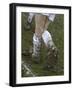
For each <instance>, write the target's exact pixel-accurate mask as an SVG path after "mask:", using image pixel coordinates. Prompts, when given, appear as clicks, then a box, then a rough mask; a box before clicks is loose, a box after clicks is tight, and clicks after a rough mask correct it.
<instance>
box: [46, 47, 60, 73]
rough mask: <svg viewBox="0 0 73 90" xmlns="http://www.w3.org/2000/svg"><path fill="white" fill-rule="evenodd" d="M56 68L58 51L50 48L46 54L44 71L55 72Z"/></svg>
mask: <svg viewBox="0 0 73 90" xmlns="http://www.w3.org/2000/svg"><path fill="white" fill-rule="evenodd" d="M57 66H58V50H57V48H56V47H52V48H50V49H49V51H48V54H47V56H46V64H45V69H46V70H51V71H54V72H56V71H57Z"/></svg>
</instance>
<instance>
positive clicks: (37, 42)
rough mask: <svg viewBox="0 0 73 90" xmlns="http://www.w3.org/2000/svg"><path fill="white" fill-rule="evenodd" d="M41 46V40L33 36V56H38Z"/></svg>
mask: <svg viewBox="0 0 73 90" xmlns="http://www.w3.org/2000/svg"><path fill="white" fill-rule="evenodd" d="M40 46H41V38H39V37H37V36H36V35H35V34H34V35H33V55H35V56H39V53H40Z"/></svg>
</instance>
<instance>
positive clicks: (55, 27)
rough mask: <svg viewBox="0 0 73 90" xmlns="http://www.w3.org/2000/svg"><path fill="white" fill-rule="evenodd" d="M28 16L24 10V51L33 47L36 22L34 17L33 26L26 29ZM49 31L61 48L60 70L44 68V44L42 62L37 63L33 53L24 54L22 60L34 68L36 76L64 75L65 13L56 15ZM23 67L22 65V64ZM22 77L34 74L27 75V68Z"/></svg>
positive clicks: (23, 70) (59, 48)
mask: <svg viewBox="0 0 73 90" xmlns="http://www.w3.org/2000/svg"><path fill="white" fill-rule="evenodd" d="M27 17H28V13H23V12H22V16H21V18H22V20H21V22H22V23H21V24H22V43H21V44H22V52H24V50H27V51H28V50H29V49H30V47H32V37H33V31H34V27H35V22H34V19H33V22H32V24H31V28H30V29H29V30H27V29H26V27H27V25H26V22H27ZM48 31H49V32H50V33H51V35H52V38H53V41H54V43H55V45H56V47H57V48H58V50H59V58H58V64H57V65H58V66H57V67H58V68H59V72H58V71H57V72H54V71H52V70H47V69H46V70H44V68H43V67H44V65H45V63H46V59H45V58H46V48H45V46H44V44H42V47H41V55H40V58H41V60H40V63H39V64H36V63H34V62H33V61H32V57H31V55H28V56H24V55H22V61H25V62H26V63H27V64H28V66H29V67H31V68H30V69H31V70H32V72H33V73H34V74H35V75H36V76H56V75H64V71H63V69H64V15H63V14H60V15H59V14H58V15H56V18H55V20H54V22H52V23H50V25H49V27H48ZM21 67H22V65H21ZM21 73H22V77H28V76H30V77H31V76H32V75H26V73H25V69H22V72H21Z"/></svg>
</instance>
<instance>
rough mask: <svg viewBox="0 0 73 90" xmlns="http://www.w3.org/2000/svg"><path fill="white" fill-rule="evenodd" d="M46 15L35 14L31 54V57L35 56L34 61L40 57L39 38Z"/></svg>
mask: <svg viewBox="0 0 73 90" xmlns="http://www.w3.org/2000/svg"><path fill="white" fill-rule="evenodd" d="M45 20H46V17H45V16H43V15H41V14H36V15H35V33H34V35H33V54H32V57H33V58H35V60H36V61H39V59H40V47H41V38H42V33H43V32H44V29H43V28H44V25H45Z"/></svg>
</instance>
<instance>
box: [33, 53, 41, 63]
mask: <svg viewBox="0 0 73 90" xmlns="http://www.w3.org/2000/svg"><path fill="white" fill-rule="evenodd" d="M32 61H33V62H34V63H36V64H38V63H40V56H39V55H38V54H36V55H35V54H34V53H33V54H32Z"/></svg>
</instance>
